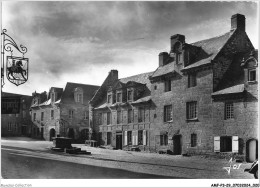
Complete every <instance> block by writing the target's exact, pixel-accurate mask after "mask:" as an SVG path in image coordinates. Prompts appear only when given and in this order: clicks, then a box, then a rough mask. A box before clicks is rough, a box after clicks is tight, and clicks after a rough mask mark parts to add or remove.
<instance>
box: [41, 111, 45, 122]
mask: <svg viewBox="0 0 260 188" xmlns="http://www.w3.org/2000/svg"><path fill="white" fill-rule="evenodd" d="M43 119H44V112H42V113H41V121H43Z"/></svg>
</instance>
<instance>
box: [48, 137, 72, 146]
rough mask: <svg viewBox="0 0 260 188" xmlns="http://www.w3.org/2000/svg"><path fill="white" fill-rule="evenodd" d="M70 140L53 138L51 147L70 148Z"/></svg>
mask: <svg viewBox="0 0 260 188" xmlns="http://www.w3.org/2000/svg"><path fill="white" fill-rule="evenodd" d="M71 142H72V139H71V138H66V137H55V138H53V147H54V148H62V149H65V148H72V146H71Z"/></svg>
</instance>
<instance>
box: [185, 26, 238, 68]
mask: <svg viewBox="0 0 260 188" xmlns="http://www.w3.org/2000/svg"><path fill="white" fill-rule="evenodd" d="M234 31H235V30H233V31H230V32H227V33H225V34H223V35H220V36H217V37H213V38H210V39H206V40H201V41H198V42H194V43H191V44H190V45H193V46H196V47H200V48H201V49H202V50H203V51H204V52H206V54H207V55H208V56H207V57H206V58H203V59H200V60H199V61H197V62H195V63H193V64H191V65H188V66H187V67H184V68H183V69H182V70H187V69H191V68H194V67H200V66H202V65H206V64H209V63H211V60H213V59H214V58H215V57H216V56H217V54H218V53H219V52H220V51H221V49H222V48H223V47H224V45H225V44H226V43H227V41H228V39H230V37H231V36H232V35H233V34H234Z"/></svg>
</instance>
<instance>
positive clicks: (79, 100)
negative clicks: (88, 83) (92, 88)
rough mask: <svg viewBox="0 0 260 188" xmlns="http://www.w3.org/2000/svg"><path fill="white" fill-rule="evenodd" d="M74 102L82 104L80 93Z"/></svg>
mask: <svg viewBox="0 0 260 188" xmlns="http://www.w3.org/2000/svg"><path fill="white" fill-rule="evenodd" d="M76 102H82V94H81V93H78V94H77V97H76Z"/></svg>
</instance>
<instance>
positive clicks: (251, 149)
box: [246, 139, 258, 162]
mask: <svg viewBox="0 0 260 188" xmlns="http://www.w3.org/2000/svg"><path fill="white" fill-rule="evenodd" d="M246 158H247V161H248V162H253V161H255V160H256V159H257V158H258V141H257V140H256V139H250V140H248V141H247V143H246Z"/></svg>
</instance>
